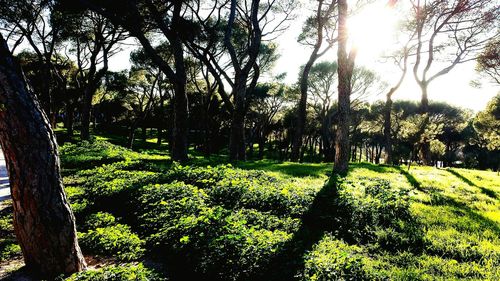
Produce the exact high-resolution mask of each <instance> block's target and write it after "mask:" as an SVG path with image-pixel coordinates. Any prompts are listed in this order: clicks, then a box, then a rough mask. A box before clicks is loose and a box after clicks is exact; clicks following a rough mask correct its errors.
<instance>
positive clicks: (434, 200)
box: [430, 192, 500, 236]
mask: <svg viewBox="0 0 500 281" xmlns="http://www.w3.org/2000/svg"><path fill="white" fill-rule="evenodd" d="M430 194H431V204H432V205H448V206H452V207H454V208H456V209H460V210H462V211H463V212H465V215H467V216H468V217H470V218H472V219H473V220H474V221H478V222H479V223H480V224H481V225H482V226H484V227H485V228H488V229H491V230H492V231H493V232H495V234H496V235H498V236H500V226H499V224H498V223H497V222H496V221H494V220H491V219H489V218H487V217H485V216H483V215H481V214H480V213H478V212H477V211H475V210H474V209H472V208H471V207H469V206H467V204H465V203H463V202H460V201H457V200H456V199H454V198H452V197H450V196H447V195H444V194H442V193H440V192H432V193H430Z"/></svg>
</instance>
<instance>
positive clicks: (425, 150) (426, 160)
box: [420, 83, 432, 166]
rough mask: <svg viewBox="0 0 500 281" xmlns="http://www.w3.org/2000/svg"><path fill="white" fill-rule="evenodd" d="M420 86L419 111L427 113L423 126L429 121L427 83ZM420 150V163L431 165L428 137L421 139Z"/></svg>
mask: <svg viewBox="0 0 500 281" xmlns="http://www.w3.org/2000/svg"><path fill="white" fill-rule="evenodd" d="M420 88H421V90H422V100H421V103H420V113H421V114H427V117H426V118H425V121H424V127H425V126H427V125H428V123H429V116H428V114H429V99H428V97H427V84H425V83H422V84H421V85H420ZM420 152H421V154H420V158H421V160H422V164H424V165H426V166H429V165H432V161H431V144H430V140H428V139H424V140H422V145H421V150H420Z"/></svg>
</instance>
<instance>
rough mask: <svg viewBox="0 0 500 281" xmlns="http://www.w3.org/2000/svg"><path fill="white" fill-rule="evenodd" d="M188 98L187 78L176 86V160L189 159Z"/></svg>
mask: <svg viewBox="0 0 500 281" xmlns="http://www.w3.org/2000/svg"><path fill="white" fill-rule="evenodd" d="M188 117H189V111H188V98H187V93H186V80H184V82H182V83H179V84H178V85H176V86H175V96H174V128H173V131H172V158H173V159H174V160H176V161H181V162H185V161H187V160H188V156H187V152H188V139H187V135H188Z"/></svg>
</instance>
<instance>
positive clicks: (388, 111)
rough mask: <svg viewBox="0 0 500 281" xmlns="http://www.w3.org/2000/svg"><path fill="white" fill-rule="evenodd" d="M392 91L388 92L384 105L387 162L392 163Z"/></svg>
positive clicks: (387, 163)
mask: <svg viewBox="0 0 500 281" xmlns="http://www.w3.org/2000/svg"><path fill="white" fill-rule="evenodd" d="M391 95H392V93H391V92H389V94H387V100H386V101H385V107H384V139H385V161H384V162H385V164H386V165H392V164H393V163H392V162H393V161H392V136H391V127H392V124H391V123H392V122H391V121H392V120H391V111H392V99H391Z"/></svg>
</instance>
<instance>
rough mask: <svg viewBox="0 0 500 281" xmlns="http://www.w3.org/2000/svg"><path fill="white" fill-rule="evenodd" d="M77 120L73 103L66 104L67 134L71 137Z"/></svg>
mask: <svg viewBox="0 0 500 281" xmlns="http://www.w3.org/2000/svg"><path fill="white" fill-rule="evenodd" d="M74 120H75V108H74V105H73V103H68V104H67V105H66V134H67V135H68V136H69V137H72V136H73V126H74Z"/></svg>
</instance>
